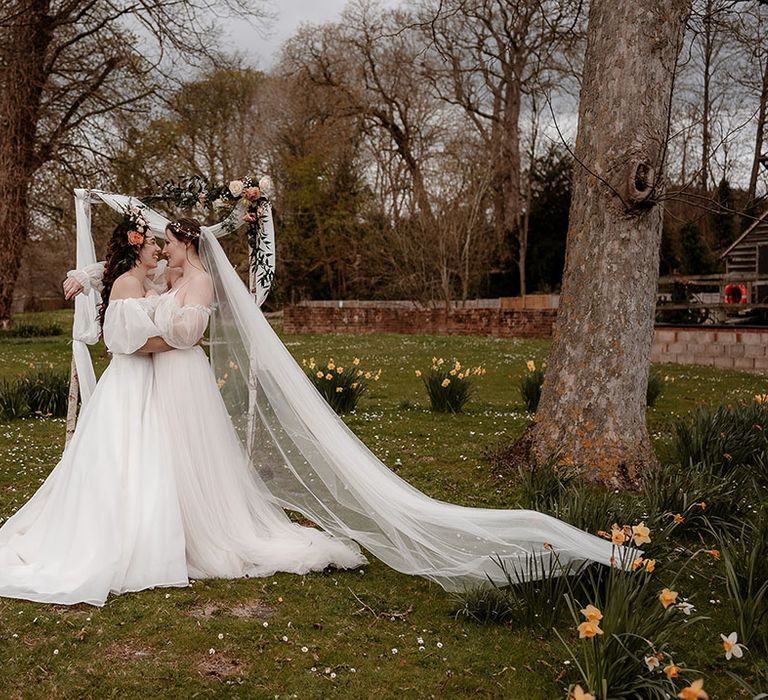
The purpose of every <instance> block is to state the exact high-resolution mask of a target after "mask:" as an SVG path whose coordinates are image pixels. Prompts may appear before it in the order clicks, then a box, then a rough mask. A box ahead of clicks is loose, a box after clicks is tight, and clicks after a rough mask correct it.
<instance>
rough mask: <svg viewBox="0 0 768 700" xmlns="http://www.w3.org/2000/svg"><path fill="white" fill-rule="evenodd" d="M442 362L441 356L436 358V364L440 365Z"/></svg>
mask: <svg viewBox="0 0 768 700" xmlns="http://www.w3.org/2000/svg"><path fill="white" fill-rule="evenodd" d="M443 362H444V360H443V358H442V357H440V358H438V360H437V364H438V365H442V364H443Z"/></svg>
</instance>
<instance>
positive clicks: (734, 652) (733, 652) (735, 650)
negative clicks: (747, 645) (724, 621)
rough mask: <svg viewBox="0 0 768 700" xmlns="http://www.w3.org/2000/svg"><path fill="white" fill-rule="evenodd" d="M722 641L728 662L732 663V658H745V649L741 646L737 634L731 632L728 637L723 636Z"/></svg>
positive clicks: (721, 636)
mask: <svg viewBox="0 0 768 700" xmlns="http://www.w3.org/2000/svg"><path fill="white" fill-rule="evenodd" d="M720 639H722V640H723V649H724V650H725V658H726V660H727V661H730V660H731V657H732V656H735V657H736V658H737V659H740V658H741V657H742V656H744V647H743V646H742V645H741V644H739V637H738V635H737V634H736V632H731V633H730V634H729V635H728V636H727V637H726V636H725V635H724V634H721V635H720Z"/></svg>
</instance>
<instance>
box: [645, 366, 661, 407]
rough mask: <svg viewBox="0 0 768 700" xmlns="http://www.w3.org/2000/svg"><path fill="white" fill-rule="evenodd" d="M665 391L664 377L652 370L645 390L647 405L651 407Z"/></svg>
mask: <svg viewBox="0 0 768 700" xmlns="http://www.w3.org/2000/svg"><path fill="white" fill-rule="evenodd" d="M662 391H664V379H663V378H662V377H661V375H660V374H657V373H656V372H651V373H650V374H649V375H648V388H647V389H646V391H645V405H646V406H648V408H651V407H652V406H654V405H655V404H656V401H657V399H658V398H659V396H661V393H662Z"/></svg>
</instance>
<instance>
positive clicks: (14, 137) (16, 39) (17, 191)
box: [0, 0, 52, 328]
mask: <svg viewBox="0 0 768 700" xmlns="http://www.w3.org/2000/svg"><path fill="white" fill-rule="evenodd" d="M23 5H24V8H23V9H24V13H23V20H22V19H17V20H16V24H14V25H13V26H11V27H10V29H9V30H8V31H7V32H4V33H3V40H4V45H3V47H2V48H1V49H0V62H2V63H4V64H5V65H4V66H3V74H2V80H1V81H0V328H7V327H9V326H10V325H11V304H12V302H13V290H14V287H15V285H16V279H17V277H18V274H19V267H20V265H21V257H22V253H23V250H24V244H25V243H26V240H27V230H28V224H27V217H28V213H29V185H30V181H31V179H32V175H33V174H34V172H35V171H36V170H37V168H38V166H39V159H38V157H37V156H36V154H35V152H34V145H35V131H36V128H37V121H38V117H39V114H40V98H41V95H42V90H43V85H44V83H45V71H46V66H45V61H46V54H47V51H48V46H49V45H50V42H51V37H52V34H51V30H52V26H51V24H52V20H51V17H50V16H49V14H48V10H49V2H48V1H47V0H29V1H28V2H24V3H23ZM19 9H21V8H19Z"/></svg>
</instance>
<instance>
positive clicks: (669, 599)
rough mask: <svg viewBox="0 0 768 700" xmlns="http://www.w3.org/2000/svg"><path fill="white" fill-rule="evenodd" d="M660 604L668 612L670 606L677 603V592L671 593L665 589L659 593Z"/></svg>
mask: <svg viewBox="0 0 768 700" xmlns="http://www.w3.org/2000/svg"><path fill="white" fill-rule="evenodd" d="M659 602H660V603H661V604H662V605H663V606H664V609H665V610H666V609H667V608H668V607H669V606H670V605H672V604H673V603H676V602H677V591H671V590H670V589H669V588H665V589H664V590H663V591H662V592H661V593H659Z"/></svg>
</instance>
